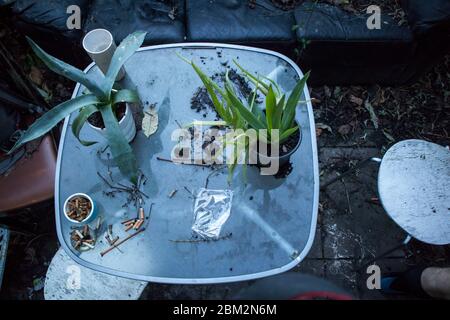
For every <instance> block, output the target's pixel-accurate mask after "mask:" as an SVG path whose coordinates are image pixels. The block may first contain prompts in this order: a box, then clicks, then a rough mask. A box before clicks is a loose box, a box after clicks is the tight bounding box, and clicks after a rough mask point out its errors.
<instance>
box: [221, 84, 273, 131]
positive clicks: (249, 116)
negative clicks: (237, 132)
mask: <svg viewBox="0 0 450 320" xmlns="http://www.w3.org/2000/svg"><path fill="white" fill-rule="evenodd" d="M225 91H226V93H227V95H228V97H229V99H230V101H231V103H232V105H233V107H234V108H236V109H237V111H238V112H239V113H240V115H241V116H242V118H244V120H245V121H247V123H248V124H249V125H250V126H251V127H252V128H254V129H255V130H259V129H264V128H265V125H264V123H263V122H262V121H261V120H260V119H258V118H257V117H256V116H255V115H254V114H253V113H252V112H251V111H250V110H249V109H247V108H246V107H245V106H244V105H243V104H242V102H241V100H239V98H238V97H237V96H236V95H235V93H234V91H233V89H232V87H230V85H229V84H226V85H225ZM255 109H257V108H255Z"/></svg>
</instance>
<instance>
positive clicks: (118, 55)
mask: <svg viewBox="0 0 450 320" xmlns="http://www.w3.org/2000/svg"><path fill="white" fill-rule="evenodd" d="M146 34H147V32H144V31H136V32H134V33H132V34H130V35H129V36H127V37H126V38H125V39H123V41H122V42H121V43H120V45H119V46H118V47H117V49H116V51H115V52H114V55H113V57H112V59H111V63H110V65H109V69H108V72H107V73H106V81H105V84H104V91H105V92H107V93H108V94H110V93H111V89H112V87H113V85H114V82H115V81H116V78H117V75H118V74H119V71H120V68H122V66H123V65H124V63H125V62H126V61H127V60H128V59H129V58H130V57H131V56H132V55H133V54H134V53H135V52H136V50H137V49H139V48H140V47H141V45H142V43H143V42H144V40H145V36H146Z"/></svg>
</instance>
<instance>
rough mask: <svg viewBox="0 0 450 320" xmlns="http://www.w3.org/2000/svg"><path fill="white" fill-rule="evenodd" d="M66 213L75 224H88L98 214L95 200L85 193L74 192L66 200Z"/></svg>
mask: <svg viewBox="0 0 450 320" xmlns="http://www.w3.org/2000/svg"><path fill="white" fill-rule="evenodd" d="M64 215H65V216H66V218H67V220H69V221H70V222H72V223H74V224H86V223H89V222H91V221H93V220H94V219H95V218H96V216H97V206H96V205H95V202H94V200H92V198H91V197H89V196H88V195H87V194H85V193H74V194H73V195H71V196H70V197H68V198H67V199H66V201H65V202H64Z"/></svg>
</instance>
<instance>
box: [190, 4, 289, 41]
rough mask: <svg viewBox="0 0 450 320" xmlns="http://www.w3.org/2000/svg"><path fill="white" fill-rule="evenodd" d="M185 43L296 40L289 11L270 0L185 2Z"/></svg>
mask: <svg viewBox="0 0 450 320" xmlns="http://www.w3.org/2000/svg"><path fill="white" fill-rule="evenodd" d="M186 19H187V40H188V41H213V42H214V41H215V42H231V43H249V42H250V43H255V42H277V41H295V34H294V32H293V30H292V27H293V25H294V24H295V19H294V15H293V13H292V11H283V10H280V9H278V8H276V7H274V6H273V5H272V3H271V1H270V0H257V1H256V6H255V8H253V9H251V8H250V7H249V6H248V1H239V0H187V1H186Z"/></svg>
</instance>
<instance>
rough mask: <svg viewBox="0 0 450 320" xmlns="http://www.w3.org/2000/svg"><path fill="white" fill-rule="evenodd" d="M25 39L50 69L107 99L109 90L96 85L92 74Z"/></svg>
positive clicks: (96, 82) (102, 98)
mask: <svg viewBox="0 0 450 320" xmlns="http://www.w3.org/2000/svg"><path fill="white" fill-rule="evenodd" d="M27 41H28V43H29V44H30V46H31V49H33V51H34V53H35V54H36V55H37V56H38V57H39V58H40V59H41V60H42V61H43V62H44V63H45V65H46V66H47V67H48V68H49V69H50V70H52V71H53V72H56V73H57V74H59V75H62V76H64V77H66V78H69V79H70V80H73V81H75V82H79V83H81V84H83V85H84V86H86V87H87V88H88V89H89V90H90V91H91V92H92V93H94V94H95V95H96V96H98V97H99V98H100V99H101V100H107V97H108V95H109V92H107V91H105V90H104V88H101V87H100V86H99V85H98V81H97V79H96V78H95V77H94V75H92V74H86V73H84V72H83V71H81V70H80V69H77V68H75V67H73V66H71V65H70V64H67V63H65V62H64V61H61V60H59V59H57V58H55V57H52V56H51V55H49V54H48V53H46V52H45V51H44V50H42V49H41V48H40V47H39V46H38V45H37V44H36V43H35V42H34V41H33V40H31V39H30V38H28V37H27ZM110 91H111V90H110Z"/></svg>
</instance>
